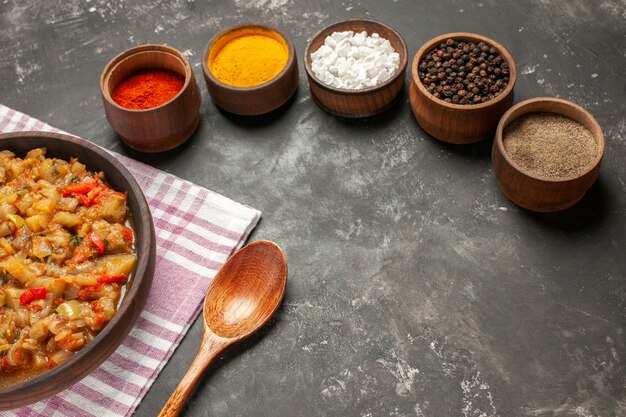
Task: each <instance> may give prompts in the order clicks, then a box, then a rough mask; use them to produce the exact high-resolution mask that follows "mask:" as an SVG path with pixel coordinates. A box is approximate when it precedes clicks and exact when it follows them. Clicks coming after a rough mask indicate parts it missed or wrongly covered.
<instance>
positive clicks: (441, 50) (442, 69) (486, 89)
mask: <svg viewBox="0 0 626 417" xmlns="http://www.w3.org/2000/svg"><path fill="white" fill-rule="evenodd" d="M418 68H419V80H420V81H421V82H422V84H423V85H424V86H425V87H426V88H427V90H428V91H429V92H430V93H431V94H433V96H434V97H435V98H438V99H442V100H445V101H447V102H452V103H458V104H477V103H484V102H486V101H489V100H493V99H494V98H495V97H498V96H499V95H500V94H501V93H502V92H503V91H504V89H505V88H506V86H507V85H508V82H509V75H510V70H509V65H508V64H507V63H506V62H504V60H503V59H502V57H501V56H500V55H499V54H498V51H497V49H496V48H494V47H493V46H491V45H488V44H487V43H485V42H478V43H476V42H466V41H459V40H455V39H446V41H445V42H441V43H440V44H439V45H438V46H436V47H434V48H433V49H432V50H431V51H429V52H428V53H427V54H425V56H424V57H423V58H422V61H421V62H420V63H419V66H418Z"/></svg>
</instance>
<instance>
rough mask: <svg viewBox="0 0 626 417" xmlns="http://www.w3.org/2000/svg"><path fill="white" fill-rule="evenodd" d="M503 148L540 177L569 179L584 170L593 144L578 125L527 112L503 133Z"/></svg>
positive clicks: (593, 153) (592, 153)
mask: <svg viewBox="0 0 626 417" xmlns="http://www.w3.org/2000/svg"><path fill="white" fill-rule="evenodd" d="M503 143H504V149H505V151H506V153H507V155H508V156H509V157H510V158H511V159H512V160H513V161H514V162H515V163H516V164H517V165H519V166H520V167H522V168H524V169H526V170H528V171H530V172H532V173H535V174H537V175H540V176H542V177H551V178H560V177H570V176H573V175H577V174H580V173H582V172H584V171H586V170H587V169H588V168H589V166H590V165H591V163H592V162H593V161H594V159H595V158H596V156H597V152H598V149H597V143H596V140H595V138H594V137H593V135H592V134H591V132H590V131H589V129H587V128H586V127H585V126H583V125H582V124H580V123H578V122H576V121H574V120H572V119H570V118H568V117H565V116H561V115H558V114H555V113H528V114H525V115H523V116H521V117H519V118H517V119H515V120H514V121H513V122H511V123H509V125H508V126H507V127H506V128H505V129H504V132H503Z"/></svg>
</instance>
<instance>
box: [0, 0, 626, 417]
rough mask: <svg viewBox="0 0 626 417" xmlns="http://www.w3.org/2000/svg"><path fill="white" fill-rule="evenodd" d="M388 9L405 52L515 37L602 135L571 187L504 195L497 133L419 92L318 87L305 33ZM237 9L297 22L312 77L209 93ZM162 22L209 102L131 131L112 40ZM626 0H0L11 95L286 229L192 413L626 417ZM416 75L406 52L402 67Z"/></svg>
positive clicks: (537, 91)
mask: <svg viewBox="0 0 626 417" xmlns="http://www.w3.org/2000/svg"><path fill="white" fill-rule="evenodd" d="M353 17H368V18H374V19H378V20H381V21H384V22H386V23H388V24H390V25H391V26H393V27H395V28H396V29H398V30H399V31H400V32H401V34H402V35H403V36H404V37H405V39H406V41H407V44H408V47H409V54H410V56H411V57H412V56H413V54H414V53H415V51H416V50H417V49H418V48H419V46H420V45H421V44H422V43H423V42H425V41H426V40H427V39H429V38H431V37H433V36H435V35H438V34H441V33H444V32H449V31H474V32H478V33H482V34H485V35H487V36H490V37H492V38H494V39H496V40H498V41H499V42H501V43H502V44H503V45H505V46H506V47H507V48H508V49H509V50H510V52H511V53H512V54H513V56H514V58H515V60H516V62H517V66H518V71H519V78H518V81H517V85H516V87H515V95H516V101H521V100H523V99H526V98H530V97H536V96H557V97H562V98H567V99H570V100H572V101H574V102H576V103H579V104H581V105H582V106H584V107H585V108H587V109H588V110H589V111H590V112H591V113H593V114H594V115H595V116H596V118H597V119H598V121H599V122H600V125H601V126H602V127H603V129H604V133H605V135H606V142H607V144H606V153H605V158H604V161H603V165H602V170H601V174H600V179H599V180H598V182H597V183H596V184H595V186H594V187H593V188H592V189H591V190H590V191H589V192H588V194H587V195H586V197H585V198H584V199H583V200H582V201H581V202H580V203H579V204H578V205H577V206H575V207H574V208H572V209H570V210H567V211H564V212H561V213H556V214H533V213H531V212H527V211H525V210H522V209H520V208H518V207H517V206H515V205H513V204H512V203H511V202H510V201H508V200H507V199H506V198H505V197H504V196H503V194H501V193H500V191H499V190H498V187H497V185H496V181H495V179H494V175H493V170H492V168H491V160H490V150H491V141H486V142H484V143H481V144H478V145H472V146H463V147H460V146H451V145H446V144H444V143H441V142H438V141H436V140H434V139H433V138H431V137H429V136H428V135H427V134H426V133H425V132H424V131H423V130H421V129H420V127H419V126H418V124H417V123H416V121H415V119H414V118H413V116H412V114H411V111H410V108H409V105H408V97H407V93H406V91H404V92H403V96H402V98H401V100H399V102H398V103H397V104H396V105H395V106H394V107H393V108H391V109H390V110H389V111H387V112H386V113H384V114H382V115H380V116H377V117H373V118H370V119H367V120H344V119H339V118H336V117H333V116H331V115H329V114H327V113H325V112H324V111H322V110H321V109H320V108H318V107H317V106H316V104H315V103H314V102H313V100H312V99H311V97H310V94H309V89H308V84H307V81H306V77H305V73H304V69H303V66H302V62H303V61H302V55H303V52H304V49H305V46H306V43H307V40H309V39H310V38H311V37H312V35H313V34H314V33H315V32H317V31H318V30H319V29H321V28H322V27H323V26H325V25H327V24H330V23H332V22H334V21H337V20H342V19H346V18H353ZM243 20H259V21H265V22H271V23H274V24H276V25H278V26H279V27H281V28H283V29H284V30H285V31H286V32H288V33H289V34H290V36H291V37H292V39H293V41H294V43H295V46H296V49H297V51H298V61H299V65H300V86H299V89H298V91H297V94H296V96H295V98H294V99H293V101H292V102H291V103H290V104H289V105H288V106H286V107H285V108H283V109H282V110H281V111H279V112H276V113H274V114H272V115H270V116H268V117H261V118H255V119H244V118H239V117H234V116H232V115H228V114H225V113H223V112H221V111H219V110H218V109H217V108H216V107H215V105H213V103H212V102H211V101H210V99H209V97H208V95H207V92H206V88H205V86H204V83H203V79H202V74H201V67H200V60H201V59H202V58H201V57H202V52H203V48H204V47H205V45H206V42H207V41H208V39H209V38H210V37H211V36H212V35H214V34H215V33H216V32H217V31H218V30H220V29H222V28H224V27H226V26H228V25H231V24H235V23H238V22H241V21H243ZM142 43H167V44H169V45H172V46H174V47H176V48H178V49H180V50H182V51H185V53H186V54H187V56H188V57H189V59H190V61H191V63H192V65H193V68H194V71H195V74H196V77H197V78H198V80H199V82H200V87H201V90H202V92H203V104H202V108H201V124H200V127H199V129H198V131H197V132H196V134H195V135H194V136H193V137H192V139H191V140H190V141H189V142H188V143H187V144H185V145H184V146H182V147H180V148H179V149H176V150H174V151H171V152H167V153H164V154H159V155H143V154H139V153H136V152H133V151H131V150H129V149H128V148H126V147H124V146H123V145H122V144H121V142H120V141H119V140H118V138H117V136H116V135H115V133H114V132H113V131H112V129H111V127H110V126H109V124H108V123H107V121H106V119H105V117H104V112H103V108H102V103H101V99H100V95H99V89H98V82H99V76H100V73H101V71H102V69H103V67H104V65H105V64H106V63H107V62H108V60H110V59H111V58H112V57H113V56H114V55H116V54H117V53H119V52H121V51H122V50H124V49H127V48H129V47H131V46H134V45H138V44H142ZM625 45H626V2H625V1H623V0H604V1H595V0H584V1H583V0H576V1H569V0H562V1H558V0H532V1H514V0H507V1H496V0H482V1H481V2H469V1H468V2H465V1H458V0H440V1H410V0H397V1H375V0H364V1H361V2H353V1H351V0H345V1H341V2H339V1H328V0H326V1H321V2H320V1H312V0H308V1H297V0H250V1H246V0H234V1H210V2H203V1H200V0H195V1H194V0H187V1H182V0H179V1H172V2H168V1H156V0H149V1H141V0H136V1H129V2H123V1H121V0H81V1H79V0H71V1H66V0H55V1H45V2H44V1H37V0H25V1H18V0H4V1H1V2H0V103H3V104H5V105H8V106H10V107H13V108H15V109H18V110H20V111H23V112H26V113H28V114H30V115H32V116H35V117H38V118H40V119H42V120H44V121H45V122H48V123H50V124H52V125H54V126H56V127H58V128H60V129H63V130H66V131H68V132H71V133H73V134H76V135H79V136H82V137H84V138H87V139H89V140H91V141H93V142H95V143H98V144H100V145H103V146H105V147H107V148H108V149H112V150H115V151H117V152H121V153H124V154H126V155H129V156H131V157H133V158H136V159H138V160H141V161H144V162H146V163H148V164H150V165H153V166H155V167H157V168H160V169H162V170H165V171H167V172H171V173H173V174H176V175H178V176H180V177H182V178H185V179H188V180H191V181H193V182H195V183H197V184H201V185H203V186H206V187H207V188H209V189H211V190H214V191H216V192H219V193H221V194H223V195H226V196H228V197H231V198H233V199H234V200H237V201H239V202H242V203H245V204H248V205H251V206H253V207H256V208H258V209H260V210H262V211H263V218H262V221H261V223H260V224H259V226H258V227H257V229H256V231H255V232H254V234H253V235H252V239H271V240H274V241H276V242H278V243H279V244H280V245H281V246H282V247H283V248H284V250H285V252H286V254H287V257H288V261H289V269H290V276H289V283H288V288H287V292H286V296H285V300H284V303H283V306H282V308H281V309H280V310H279V312H278V314H277V315H276V317H275V318H274V319H273V320H272V321H271V324H270V325H269V326H267V327H266V328H265V329H263V331H262V332H261V333H260V334H259V335H258V336H256V337H254V338H253V339H252V340H249V341H247V342H245V343H243V344H242V345H240V346H238V347H235V348H233V349H231V350H230V351H228V352H227V353H226V354H225V355H224V356H223V357H222V358H221V359H220V360H219V361H218V362H217V363H216V364H215V365H214V366H213V367H212V368H210V370H209V372H208V373H207V375H206V377H205V378H204V380H203V382H202V383H201V385H200V386H199V388H198V390H197V392H196V395H195V396H194V397H193V398H192V399H191V401H190V402H189V406H188V408H187V410H186V415H188V416H209V415H210V416H330V415H345V416H363V417H365V416H387V415H389V416H429V417H432V416H471V417H478V416H496V415H497V416H580V417H588V416H625V415H626V388H625V386H626V377H625V366H626V335H625V334H624V330H625V329H624V327H625V326H624V323H625V318H626V278H625V276H626V193H625V190H626V163H625V161H626V121H625V112H624V110H625V108H624V107H625V106H624V97H625V96H626V83H625V81H624V80H625V77H624V76H625V71H624V68H625V67H626V46H625ZM407 80H408V74H407ZM200 332H201V323H200V322H198V321H196V323H195V324H194V326H193V327H192V328H191V330H190V331H189V333H188V334H187V336H186V337H185V339H184V340H183V342H182V344H181V345H180V347H179V348H178V350H177V351H176V353H175V354H174V356H173V358H172V360H171V361H170V362H169V363H168V364H167V366H166V367H165V369H164V370H163V372H162V373H161V375H160V376H159V378H158V379H157V380H156V383H155V384H154V385H153V387H152V388H151V390H150V392H149V393H148V394H147V395H146V397H145V398H144V400H143V401H142V403H141V405H140V406H139V408H138V409H137V412H136V415H140V416H150V415H155V414H157V412H158V410H160V408H161V406H162V405H163V404H164V402H165V401H166V399H167V397H168V396H169V394H170V393H171V392H172V390H173V389H174V387H175V386H176V384H177V382H178V380H179V379H180V378H181V377H182V375H183V374H184V372H185V370H186V369H187V366H188V365H189V363H190V362H191V360H192V357H193V356H194V354H195V350H196V349H197V346H198V343H199V340H200Z"/></svg>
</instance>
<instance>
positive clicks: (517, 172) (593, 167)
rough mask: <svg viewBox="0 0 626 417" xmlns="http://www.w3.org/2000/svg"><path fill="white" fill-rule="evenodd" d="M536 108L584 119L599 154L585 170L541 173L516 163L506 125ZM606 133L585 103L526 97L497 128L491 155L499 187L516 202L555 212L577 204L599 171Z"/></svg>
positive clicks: (507, 114) (503, 118) (580, 121)
mask: <svg viewBox="0 0 626 417" xmlns="http://www.w3.org/2000/svg"><path fill="white" fill-rule="evenodd" d="M535 112H548V113H556V114H559V115H562V116H566V117H569V118H570V119H572V120H574V121H576V122H578V123H581V124H582V125H583V126H585V127H586V128H587V129H589V131H590V132H591V134H592V135H593V137H594V138H595V140H596V144H597V150H598V153H597V156H596V158H595V159H594V161H593V162H592V163H591V164H590V165H589V167H588V168H587V170H585V171H584V172H582V173H580V174H578V175H574V176H570V177H562V178H549V177H541V176H539V175H537V174H535V173H532V172H529V171H528V170H525V169H524V168H522V167H520V166H519V165H517V164H516V163H515V162H514V161H513V160H512V159H511V158H510V157H509V156H508V155H507V153H506V150H505V148H504V142H503V137H502V135H503V131H504V128H505V127H506V126H507V125H508V124H509V123H511V122H512V121H513V120H515V119H517V118H518V117H520V116H522V115H524V114H527V113H535ZM603 155H604V135H603V134H602V129H601V128H600V125H599V124H598V122H597V121H596V119H595V118H594V117H593V116H592V115H591V114H590V113H589V112H588V111H586V110H585V109H583V108H582V107H580V106H578V105H576V104H574V103H572V102H570V101H567V100H561V99H558V98H550V97H540V98H533V99H530V100H526V101H523V102H521V103H519V104H517V105H515V106H513V107H512V108H511V109H510V110H509V111H507V112H506V113H505V114H504V116H502V119H501V120H500V123H499V124H498V129H497V130H496V138H495V140H494V142H493V148H492V153H491V158H492V161H493V170H494V173H495V175H496V179H497V180H498V186H499V187H500V190H501V191H502V192H503V193H504V195H506V196H507V197H508V198H509V199H510V200H511V201H513V202H514V203H515V204H517V205H519V206H522V207H524V208H526V209H528V210H532V211H539V212H553V211H559V210H564V209H566V208H568V207H571V206H573V205H574V204H576V203H577V202H578V201H579V200H580V199H581V198H582V197H583V195H584V194H585V193H586V192H587V190H588V189H589V188H590V187H591V186H592V185H593V183H594V182H595V181H596V179H597V178H598V175H599V173H600V164H601V162H602V156H603Z"/></svg>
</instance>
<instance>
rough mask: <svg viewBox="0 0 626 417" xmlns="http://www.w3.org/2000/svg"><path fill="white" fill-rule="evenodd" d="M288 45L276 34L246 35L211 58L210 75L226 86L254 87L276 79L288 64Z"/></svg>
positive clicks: (226, 44) (223, 47) (256, 33)
mask: <svg viewBox="0 0 626 417" xmlns="http://www.w3.org/2000/svg"><path fill="white" fill-rule="evenodd" d="M287 55H288V49H287V45H286V43H285V41H284V40H283V39H282V38H281V37H280V36H279V35H278V34H274V33H270V34H267V35H266V34H265V33H263V32H250V33H243V34H242V35H241V36H237V37H234V38H232V39H230V40H228V41H227V42H226V43H225V44H224V45H223V46H222V47H221V49H219V51H217V53H215V54H211V57H209V62H208V65H209V68H210V69H211V72H212V73H213V75H214V76H215V78H217V79H218V80H220V81H221V82H223V83H224V84H229V85H232V86H235V87H251V86H255V85H259V84H263V83H264V82H266V81H269V80H271V79H272V78H274V77H275V76H276V75H278V73H279V72H280V71H281V70H282V69H283V68H284V67H285V64H287Z"/></svg>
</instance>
